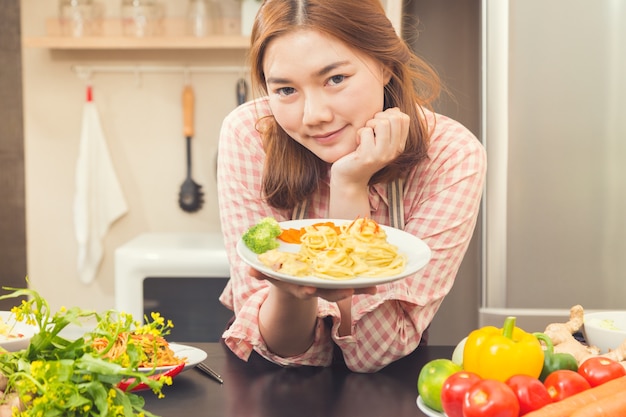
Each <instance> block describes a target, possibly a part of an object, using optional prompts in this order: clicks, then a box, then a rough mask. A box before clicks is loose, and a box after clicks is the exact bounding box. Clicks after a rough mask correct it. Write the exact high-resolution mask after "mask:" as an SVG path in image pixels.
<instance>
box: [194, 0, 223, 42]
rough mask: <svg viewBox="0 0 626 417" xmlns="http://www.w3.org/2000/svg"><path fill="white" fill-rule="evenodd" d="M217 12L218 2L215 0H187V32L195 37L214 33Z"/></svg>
mask: <svg viewBox="0 0 626 417" xmlns="http://www.w3.org/2000/svg"><path fill="white" fill-rule="evenodd" d="M219 14H220V10H219V4H218V3H217V2H216V1H215V0H189V3H188V5H187V32H188V33H189V34H190V35H192V36H197V37H202V36H207V35H210V34H214V33H216V32H217V27H216V21H217V17H218V16H219Z"/></svg>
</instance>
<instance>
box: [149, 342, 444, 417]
mask: <svg viewBox="0 0 626 417" xmlns="http://www.w3.org/2000/svg"><path fill="white" fill-rule="evenodd" d="M188 344H189V345H193V346H196V347H198V348H200V349H202V350H204V351H206V352H207V354H208V357H207V359H206V360H205V361H204V362H205V363H206V364H207V365H209V366H210V367H211V368H213V369H214V370H215V371H217V372H218V373H219V374H221V375H222V377H223V379H224V384H223V385H220V384H219V383H217V382H216V381H214V380H212V379H211V378H209V377H208V376H206V375H204V374H203V373H201V372H200V371H198V370H197V369H190V370H187V371H185V372H184V373H182V374H180V375H178V376H177V377H176V378H175V379H174V384H173V385H172V386H170V387H166V388H165V389H164V390H163V392H164V394H165V398H162V399H158V398H157V397H156V396H155V395H154V394H153V393H152V392H150V391H148V392H142V393H141V395H142V396H143V397H144V398H145V399H146V409H147V410H149V411H151V412H153V413H154V414H156V415H158V416H162V417H181V416H193V417H201V416H207V417H218V416H219V417H296V416H297V417H387V416H393V417H415V416H424V415H425V414H423V413H422V412H421V411H420V410H419V408H418V407H417V404H416V399H417V376H418V374H419V371H420V369H421V368H422V366H423V365H424V364H425V363H426V362H428V361H430V360H432V359H437V358H450V357H451V355H452V352H453V350H454V347H452V346H427V347H419V348H417V349H416V351H415V352H413V353H412V354H411V355H409V356H407V357H406V358H403V359H401V360H399V361H397V362H395V363H393V364H391V365H389V366H387V367H386V368H384V369H382V370H380V371H379V372H376V373H372V374H359V373H354V372H350V371H349V370H348V369H347V368H345V366H339V365H338V366H333V367H328V368H311V367H300V368H281V367H279V366H276V365H274V364H271V363H269V362H267V361H265V360H262V359H257V360H252V361H250V362H244V361H242V360H240V359H239V358H237V357H236V356H235V355H233V354H232V353H231V352H230V350H228V348H226V347H225V346H224V345H222V344H220V343H188Z"/></svg>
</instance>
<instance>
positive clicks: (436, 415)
mask: <svg viewBox="0 0 626 417" xmlns="http://www.w3.org/2000/svg"><path fill="white" fill-rule="evenodd" d="M417 408H419V409H420V410H421V411H422V413H424V414H426V415H427V416H428V417H446V413H440V412H439V411H435V410H433V409H432V408H430V407H429V406H427V405H426V404H424V401H422V397H420V396H419V395H418V396H417Z"/></svg>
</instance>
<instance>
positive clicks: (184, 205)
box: [178, 84, 204, 213]
mask: <svg viewBox="0 0 626 417" xmlns="http://www.w3.org/2000/svg"><path fill="white" fill-rule="evenodd" d="M194 101H195V98H194V94H193V89H192V88H191V85H189V84H187V85H186V86H185V88H184V89H183V134H184V136H185V141H186V144H187V178H185V181H184V182H183V184H182V185H181V186H180V193H179V195H178V205H179V206H180V208H181V209H183V210H184V211H187V212H189V213H193V212H195V211H198V210H200V208H201V207H202V204H203V203H204V199H203V195H204V194H203V192H202V190H201V189H202V186H201V185H199V184H197V183H196V182H195V181H194V180H193V179H192V178H191V138H192V137H193V135H194V109H195V103H194Z"/></svg>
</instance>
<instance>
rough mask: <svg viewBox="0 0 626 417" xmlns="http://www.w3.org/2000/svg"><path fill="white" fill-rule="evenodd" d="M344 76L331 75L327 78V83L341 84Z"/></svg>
mask: <svg viewBox="0 0 626 417" xmlns="http://www.w3.org/2000/svg"><path fill="white" fill-rule="evenodd" d="M345 78H346V76H345V75H333V76H332V77H330V78H329V79H328V84H330V85H337V84H341V82H342V81H343V80H345Z"/></svg>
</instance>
